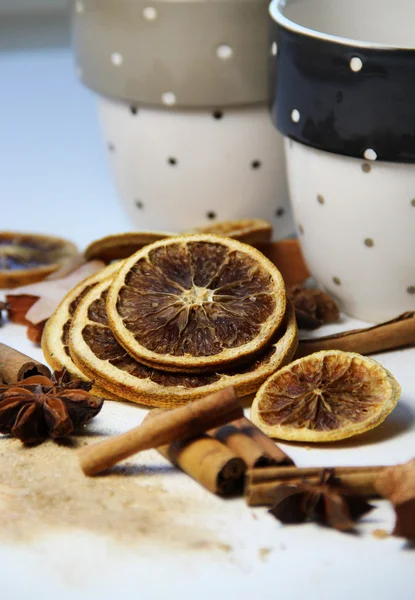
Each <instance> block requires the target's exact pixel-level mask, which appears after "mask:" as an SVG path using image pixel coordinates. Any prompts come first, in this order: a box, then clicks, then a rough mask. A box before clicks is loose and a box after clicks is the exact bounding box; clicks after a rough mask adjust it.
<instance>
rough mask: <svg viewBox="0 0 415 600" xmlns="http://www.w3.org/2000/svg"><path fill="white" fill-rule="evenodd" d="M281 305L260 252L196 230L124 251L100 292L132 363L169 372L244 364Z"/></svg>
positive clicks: (272, 271)
mask: <svg viewBox="0 0 415 600" xmlns="http://www.w3.org/2000/svg"><path fill="white" fill-rule="evenodd" d="M285 310H286V293H285V286H284V281H283V279H282V276H281V274H280V272H279V271H278V269H277V268H276V267H275V266H274V265H273V264H272V263H271V262H270V261H268V259H266V258H265V257H264V256H263V254H261V253H260V252H259V251H258V250H255V249H254V248H253V247H252V246H248V245H247V244H242V243H241V242H238V241H236V240H232V239H229V238H225V237H219V236H213V235H203V234H197V235H188V236H179V237H172V238H169V239H165V240H161V241H158V242H155V243H154V244H151V245H149V246H146V247H145V248H143V249H142V250H140V251H139V252H137V253H136V254H134V255H132V256H131V257H130V258H128V259H126V260H125V261H124V264H123V266H122V267H121V269H120V271H119V272H118V273H117V274H116V276H115V278H114V281H113V283H112V285H111V287H110V290H109V292H108V297H107V313H108V319H109V324H110V327H111V329H112V331H113V332H114V334H115V336H116V337H117V339H118V341H119V342H120V343H121V345H122V346H124V348H125V349H126V350H127V351H128V352H129V353H130V354H131V355H133V356H134V357H135V358H136V359H137V360H139V361H140V362H142V363H144V364H148V365H150V366H156V367H157V368H158V369H162V370H170V371H175V372H177V371H185V372H191V371H193V372H201V371H204V370H205V371H207V370H210V371H214V370H217V369H218V368H221V367H223V366H224V365H228V366H230V365H231V363H236V362H243V361H245V362H246V361H247V360H249V358H250V357H253V356H254V355H255V354H256V353H258V352H259V351H260V350H261V349H262V348H264V347H266V345H267V344H268V343H269V342H270V340H271V338H272V337H273V335H274V333H275V332H276V330H277V329H278V327H279V325H280V324H281V321H282V319H283V317H284V314H285Z"/></svg>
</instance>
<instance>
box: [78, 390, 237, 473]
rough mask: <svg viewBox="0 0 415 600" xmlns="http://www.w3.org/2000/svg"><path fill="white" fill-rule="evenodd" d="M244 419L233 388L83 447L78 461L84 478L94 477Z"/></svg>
mask: <svg viewBox="0 0 415 600" xmlns="http://www.w3.org/2000/svg"><path fill="white" fill-rule="evenodd" d="M241 416H243V410H242V407H241V405H240V403H239V401H238V397H237V395H236V393H235V390H234V388H233V387H232V386H230V387H228V388H226V389H224V390H221V391H220V392H217V393H215V394H211V395H210V396H207V397H206V398H202V399H201V400H196V401H195V402H192V403H191V404H187V405H186V406H183V407H180V408H176V409H174V410H171V411H168V412H166V413H163V414H160V415H157V416H156V417H154V418H153V419H147V420H145V421H144V423H143V424H142V425H141V426H140V427H136V428H135V429H131V430H130V431H127V432H126V433H123V434H121V435H117V436H114V437H112V438H109V439H108V440H105V441H104V442H100V443H98V444H93V445H91V446H87V447H85V448H82V450H80V451H79V459H80V464H81V468H82V470H83V472H84V473H85V475H95V474H96V473H100V472H101V471H104V470H105V469H108V468H109V467H112V466H113V465H115V464H117V463H118V462H119V461H121V460H123V459H125V458H128V457H129V456H131V455H133V454H136V453H137V452H141V451H142V450H148V449H149V448H158V447H159V446H163V445H166V444H171V443H173V442H179V441H183V440H186V439H189V438H192V437H195V436H197V435H200V434H202V433H205V432H206V431H208V430H209V429H212V428H214V427H217V426H219V425H223V424H225V423H229V421H233V420H234V419H237V418H239V417H241Z"/></svg>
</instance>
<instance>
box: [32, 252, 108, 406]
mask: <svg viewBox="0 0 415 600" xmlns="http://www.w3.org/2000/svg"><path fill="white" fill-rule="evenodd" d="M119 267H120V265H119V264H117V263H114V264H112V265H109V266H108V267H105V269H102V270H101V271H99V272H98V273H95V274H94V275H91V276H90V277H87V278H86V279H84V281H81V283H79V284H78V285H77V286H76V287H74V288H73V289H72V290H71V291H70V292H69V293H68V294H67V295H66V296H65V298H64V299H63V300H62V302H61V303H60V304H59V306H58V308H57V309H56V311H55V312H54V313H53V315H52V316H51V317H50V318H49V319H48V321H47V323H46V326H45V329H44V330H43V334H42V341H41V345H42V350H43V354H44V356H45V359H46V361H47V363H48V364H49V365H50V366H51V367H52V369H55V370H57V371H60V370H62V369H66V370H67V371H69V373H71V374H72V375H75V376H76V377H79V378H80V379H83V380H89V379H90V377H88V376H87V375H86V374H85V373H84V372H83V371H82V370H81V369H79V368H78V367H77V366H76V365H75V363H74V362H73V360H72V358H71V355H70V352H69V330H70V327H71V324H72V318H73V315H74V313H75V310H76V308H77V306H78V304H79V303H80V301H81V300H82V298H83V297H84V296H85V295H86V294H87V293H88V292H89V291H90V290H91V289H92V288H93V287H94V286H95V285H96V284H97V283H99V282H100V281H102V280H103V279H106V278H107V277H109V276H110V275H111V274H112V273H115V271H116V270H117V269H118V268H119ZM93 393H95V394H96V395H99V396H103V397H111V398H113V397H115V396H114V394H108V393H105V392H104V391H103V390H101V389H99V388H97V387H96V386H94V388H93Z"/></svg>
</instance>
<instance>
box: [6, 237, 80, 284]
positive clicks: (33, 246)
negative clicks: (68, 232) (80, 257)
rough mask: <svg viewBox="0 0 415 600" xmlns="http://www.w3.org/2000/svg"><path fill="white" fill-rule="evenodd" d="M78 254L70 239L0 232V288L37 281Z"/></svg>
mask: <svg viewBox="0 0 415 600" xmlns="http://www.w3.org/2000/svg"><path fill="white" fill-rule="evenodd" d="M77 254H78V250H77V248H76V246H75V245H74V244H72V242H69V241H67V240H65V239H62V238H58V237H55V236H46V235H38V234H31V233H18V232H11V231H2V232H0V288H15V287H19V286H22V285H27V284H29V283H35V282H37V281H41V280H42V279H44V278H45V277H47V276H48V275H50V274H51V273H53V272H54V271H56V270H57V269H58V268H59V267H60V266H61V265H62V264H63V263H64V262H65V261H66V260H68V259H69V258H71V257H73V256H75V255H77Z"/></svg>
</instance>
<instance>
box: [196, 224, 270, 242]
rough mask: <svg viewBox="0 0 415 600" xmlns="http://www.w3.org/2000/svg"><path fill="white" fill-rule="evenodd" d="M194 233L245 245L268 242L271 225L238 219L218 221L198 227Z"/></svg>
mask: <svg viewBox="0 0 415 600" xmlns="http://www.w3.org/2000/svg"><path fill="white" fill-rule="evenodd" d="M194 231H195V232H196V233H213V234H215V235H224V236H226V237H230V238H233V239H234V240H239V241H240V242H244V243H245V244H259V243H264V242H269V241H270V239H271V237H272V225H271V223H269V222H268V221H265V220H264V219H240V220H239V221H220V222H218V223H213V224H212V225H207V226H206V227H198V228H196V229H195V230H194Z"/></svg>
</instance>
